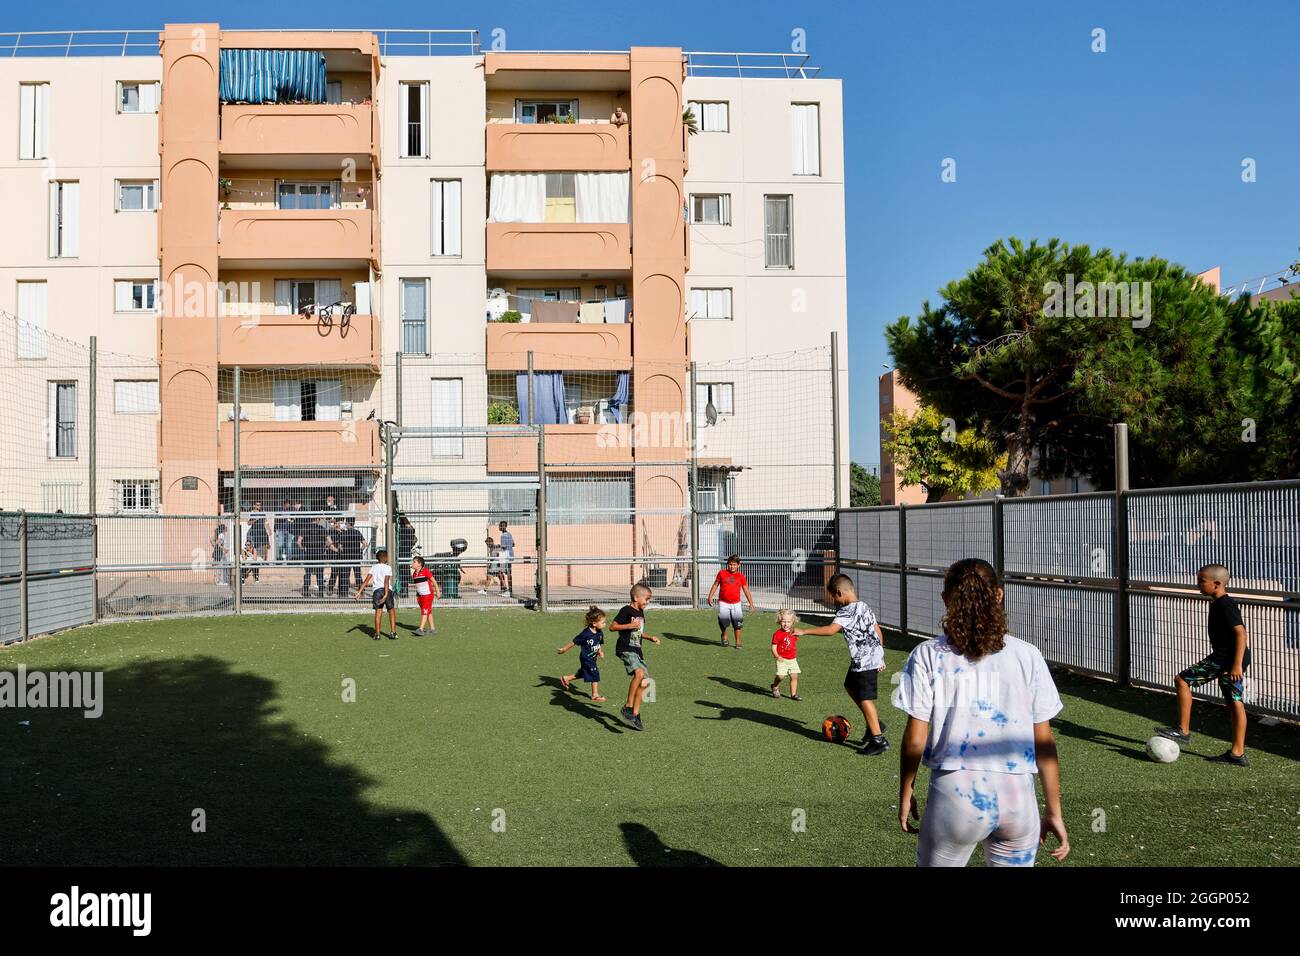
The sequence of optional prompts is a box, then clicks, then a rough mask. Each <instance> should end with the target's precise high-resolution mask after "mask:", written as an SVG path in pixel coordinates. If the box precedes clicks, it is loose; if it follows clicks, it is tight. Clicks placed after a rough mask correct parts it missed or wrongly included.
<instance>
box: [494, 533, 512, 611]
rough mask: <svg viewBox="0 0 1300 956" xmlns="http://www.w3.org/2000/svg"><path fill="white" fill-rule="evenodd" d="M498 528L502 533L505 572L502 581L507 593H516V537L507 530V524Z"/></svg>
mask: <svg viewBox="0 0 1300 956" xmlns="http://www.w3.org/2000/svg"><path fill="white" fill-rule="evenodd" d="M497 528H498V529H499V530H500V531H501V557H500V561H501V570H502V571H503V572H504V573H503V577H502V581H504V582H505V593H506V594H514V593H515V573H514V570H513V568H512V565H513V564H514V563H515V536H514V535H513V534H511V533H510V532H509V531H507V530H506V523H505V522H504V521H503V522H501V523H500V524H499V525H497Z"/></svg>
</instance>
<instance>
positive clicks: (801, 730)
mask: <svg viewBox="0 0 1300 956" xmlns="http://www.w3.org/2000/svg"><path fill="white" fill-rule="evenodd" d="M695 703H697V704H699V705H700V706H701V707H712V708H713V709H714V710H716V711H717V712H718V715H717V716H716V717H709V716H706V715H700V714H697V715H696V717H695V719H696V720H748V721H749V722H750V723H754V724H762V725H763V726H765V727H774V728H775V729H777V730H784V731H786V732H788V733H792V734H798V735H800V736H801V737H807V738H808V739H809V740H821V739H822V734H821V730H820V729H814V728H812V727H809V726H807V725H806V724H805V723H804V722H803V721H801V720H794V719H793V718H791V717H782V716H781V715H780V714H773V713H769V712H768V711H765V710H755V709H754V708H752V707H727V706H725V705H723V704H715V703H714V702H713V701H711V700H697V701H696V702H695Z"/></svg>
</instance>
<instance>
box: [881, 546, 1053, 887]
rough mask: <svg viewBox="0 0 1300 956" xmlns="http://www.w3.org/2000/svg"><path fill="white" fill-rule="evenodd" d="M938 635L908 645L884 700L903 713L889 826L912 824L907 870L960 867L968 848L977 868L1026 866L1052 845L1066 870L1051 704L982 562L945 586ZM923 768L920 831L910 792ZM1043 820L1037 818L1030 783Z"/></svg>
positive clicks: (907, 829)
mask: <svg viewBox="0 0 1300 956" xmlns="http://www.w3.org/2000/svg"><path fill="white" fill-rule="evenodd" d="M943 603H944V607H945V608H947V613H946V614H945V615H944V618H943V621H942V622H941V624H942V627H943V634H942V635H941V636H940V637H939V638H938V639H936V640H933V641H924V642H922V643H921V644H918V645H917V646H916V648H915V649H914V650H913V651H912V653H911V654H910V655H909V656H908V658H907V664H906V665H904V667H903V672H902V674H901V675H900V676H901V680H900V682H899V685H898V688H897V689H896V690H895V691H894V706H896V707H898V708H899V709H900V710H904V711H906V712H907V714H908V717H907V729H906V730H904V731H903V743H902V747H901V750H900V754H899V784H898V822H899V825H900V826H902V828H903V832H904V833H913V832H915V830H916V827H915V826H914V825H913V824H912V823H911V822H910V821H912V820H914V821H916V822H917V823H919V824H921V826H920V830H921V838H920V840H919V841H918V843H917V847H916V865H917V866H965V865H966V862H967V861H968V860H969V859H970V856H971V853H973V852H974V850H975V845H976V844H983V846H984V863H985V865H986V866H1033V865H1034V857H1035V856H1036V855H1037V852H1038V845H1039V844H1040V843H1046V842H1047V837H1048V836H1049V835H1053V836H1055V837H1056V838H1057V840H1059V841H1060V845H1059V846H1057V847H1056V849H1054V850H1052V851H1051V855H1052V857H1054V858H1055V859H1057V860H1064V859H1065V858H1066V856H1068V855H1069V853H1070V837H1069V835H1068V834H1067V833H1066V830H1065V819H1064V818H1063V817H1062V816H1061V768H1060V764H1059V762H1058V760H1057V756H1056V741H1055V739H1054V738H1053V737H1052V727H1051V724H1050V723H1049V721H1050V720H1051V719H1052V718H1053V717H1055V716H1056V715H1057V714H1059V713H1060V712H1061V698H1060V696H1059V695H1058V694H1057V692H1056V685H1055V684H1054V683H1053V682H1052V675H1051V673H1050V672H1049V671H1048V669H1047V662H1046V661H1044V660H1043V655H1042V653H1041V652H1040V651H1039V650H1038V648H1036V647H1034V646H1033V645H1032V644H1029V643H1027V642H1026V641H1022V640H1019V639H1018V638H1015V637H1012V636H1011V635H1010V634H1008V633H1007V617H1006V612H1005V611H1004V610H1003V607H1002V584H1001V582H1000V581H999V580H998V575H997V572H996V571H994V570H993V566H992V565H991V564H989V563H988V562H987V561H982V560H980V559H979V558H965V559H963V560H961V561H958V562H956V563H955V564H953V565H952V566H951V567H950V568H948V570H947V572H945V574H944V576H943ZM922 763H924V764H925V765H926V766H927V767H929V768H930V790H929V796H928V797H927V798H926V802H925V820H924V821H922V820H921V814H920V812H919V811H918V809H917V805H916V797H915V796H914V794H913V787H914V786H915V782H916V772H917V769H918V767H919V766H920V765H921V764H922ZM1035 775H1037V776H1038V777H1039V778H1041V780H1042V782H1043V801H1044V802H1045V803H1046V805H1047V813H1046V816H1044V817H1043V818H1042V819H1041V820H1040V819H1039V814H1038V794H1037V793H1036V792H1035V789H1034V776H1035Z"/></svg>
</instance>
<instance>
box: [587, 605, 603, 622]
mask: <svg viewBox="0 0 1300 956" xmlns="http://www.w3.org/2000/svg"><path fill="white" fill-rule="evenodd" d="M604 616H605V612H604V611H602V610H601V609H600V608H598V607H596V605H594V604H593V605H592V606H591V607H589V608H587V616H586V618H585V620H586V622H587V626H588V627H595V626H596V622H597V621H599V620H600V619H601V618H602V617H604Z"/></svg>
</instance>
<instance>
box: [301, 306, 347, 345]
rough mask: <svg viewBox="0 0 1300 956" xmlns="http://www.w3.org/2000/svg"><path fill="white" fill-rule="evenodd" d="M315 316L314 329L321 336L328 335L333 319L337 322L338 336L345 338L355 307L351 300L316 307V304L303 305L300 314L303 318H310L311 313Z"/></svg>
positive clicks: (332, 325)
mask: <svg viewBox="0 0 1300 956" xmlns="http://www.w3.org/2000/svg"><path fill="white" fill-rule="evenodd" d="M313 313H314V314H315V316H316V331H317V332H319V333H320V335H321V336H322V337H324V336H326V335H329V334H330V330H331V329H332V328H333V327H334V323H335V321H337V322H338V324H339V338H343V339H345V338H347V337H348V330H349V329H351V327H352V316H354V315H356V314H357V307H356V306H355V305H353V304H352V303H351V302H343V301H339V302H335V303H334V304H333V305H326V306H321V307H319V308H317V307H316V306H304V307H303V309H302V310H301V314H302V316H303V317H304V318H310V317H311V316H312V314H313Z"/></svg>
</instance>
